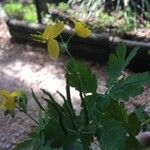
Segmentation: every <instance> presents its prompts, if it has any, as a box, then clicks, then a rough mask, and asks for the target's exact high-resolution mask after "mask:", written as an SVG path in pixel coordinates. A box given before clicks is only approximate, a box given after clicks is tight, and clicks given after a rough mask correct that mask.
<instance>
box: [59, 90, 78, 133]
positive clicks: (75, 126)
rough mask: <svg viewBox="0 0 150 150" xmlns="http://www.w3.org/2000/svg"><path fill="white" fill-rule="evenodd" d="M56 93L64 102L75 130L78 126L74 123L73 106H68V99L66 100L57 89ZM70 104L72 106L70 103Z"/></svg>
mask: <svg viewBox="0 0 150 150" xmlns="http://www.w3.org/2000/svg"><path fill="white" fill-rule="evenodd" d="M57 93H58V94H59V95H60V96H61V97H62V98H63V100H64V103H66V105H67V109H68V111H69V114H70V116H71V120H72V124H73V127H74V129H75V130H76V131H77V130H78V128H77V124H76V120H75V114H74V110H73V108H72V107H70V105H69V104H68V101H67V100H66V98H65V97H64V96H63V95H62V94H61V93H60V92H59V91H57ZM71 106H72V104H71Z"/></svg>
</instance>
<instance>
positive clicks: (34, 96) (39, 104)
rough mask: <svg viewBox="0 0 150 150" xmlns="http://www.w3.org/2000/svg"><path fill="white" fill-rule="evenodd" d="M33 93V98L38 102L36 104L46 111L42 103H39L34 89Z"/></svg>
mask: <svg viewBox="0 0 150 150" xmlns="http://www.w3.org/2000/svg"><path fill="white" fill-rule="evenodd" d="M31 92H32V97H33V99H34V100H35V101H36V103H37V105H38V106H39V108H40V109H41V110H43V111H44V110H45V109H44V108H43V106H42V105H41V103H40V102H39V100H38V98H37V97H36V95H35V93H34V91H33V89H31Z"/></svg>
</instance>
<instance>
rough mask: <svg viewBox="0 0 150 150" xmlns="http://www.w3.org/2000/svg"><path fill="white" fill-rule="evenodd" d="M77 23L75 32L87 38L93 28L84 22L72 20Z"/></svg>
mask: <svg viewBox="0 0 150 150" xmlns="http://www.w3.org/2000/svg"><path fill="white" fill-rule="evenodd" d="M72 21H73V22H74V24H75V32H76V34H77V35H78V36H80V37H82V38H87V37H89V36H90V34H91V30H90V29H88V28H87V26H86V24H85V23H84V22H80V21H75V20H72Z"/></svg>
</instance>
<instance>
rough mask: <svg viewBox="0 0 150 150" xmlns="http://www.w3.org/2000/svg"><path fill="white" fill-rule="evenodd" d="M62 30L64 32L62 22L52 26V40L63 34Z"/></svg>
mask: <svg viewBox="0 0 150 150" xmlns="http://www.w3.org/2000/svg"><path fill="white" fill-rule="evenodd" d="M63 30H64V22H63V21H61V22H58V23H57V24H55V25H54V26H53V37H52V38H55V37H57V36H58V35H59V34H61V33H62V32H63Z"/></svg>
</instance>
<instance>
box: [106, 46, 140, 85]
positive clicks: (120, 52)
mask: <svg viewBox="0 0 150 150" xmlns="http://www.w3.org/2000/svg"><path fill="white" fill-rule="evenodd" d="M126 49H127V47H126V45H125V44H123V43H120V44H119V45H118V47H117V49H116V53H115V54H110V56H109V60H108V69H107V70H108V77H109V78H108V81H107V86H108V87H110V86H111V85H112V84H114V83H115V82H116V81H117V80H118V78H119V77H120V76H121V74H122V71H123V70H124V69H125V68H126V67H127V66H128V64H129V63H130V61H131V60H132V58H133V57H134V56H135V55H136V54H137V51H138V48H135V49H134V50H133V51H131V52H130V54H129V55H128V56H127V57H126Z"/></svg>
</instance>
